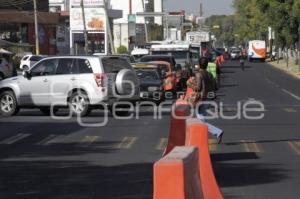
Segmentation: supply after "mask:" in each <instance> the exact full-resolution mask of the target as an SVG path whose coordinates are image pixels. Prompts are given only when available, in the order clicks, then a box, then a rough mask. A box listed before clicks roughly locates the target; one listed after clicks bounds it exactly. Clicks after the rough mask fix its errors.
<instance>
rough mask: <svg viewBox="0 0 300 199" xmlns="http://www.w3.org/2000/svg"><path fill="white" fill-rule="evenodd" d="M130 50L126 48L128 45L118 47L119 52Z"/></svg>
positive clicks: (124, 52) (123, 52)
mask: <svg viewBox="0 0 300 199" xmlns="http://www.w3.org/2000/svg"><path fill="white" fill-rule="evenodd" d="M127 52H128V50H127V48H126V46H122V45H121V46H119V47H118V48H117V53H118V54H126V53H127Z"/></svg>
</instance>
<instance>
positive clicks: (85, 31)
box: [80, 0, 89, 55]
mask: <svg viewBox="0 0 300 199" xmlns="http://www.w3.org/2000/svg"><path fill="white" fill-rule="evenodd" d="M80 6H81V10H82V21H83V34H84V43H85V45H84V51H85V54H86V55H87V54H88V53H89V48H88V33H87V30H86V21H85V11H84V3H83V0H81V2H80Z"/></svg>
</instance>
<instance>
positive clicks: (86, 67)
mask: <svg viewBox="0 0 300 199" xmlns="http://www.w3.org/2000/svg"><path fill="white" fill-rule="evenodd" d="M128 81H130V82H132V85H133V86H131V85H129V84H128V83H127V82H128ZM114 85H115V86H114ZM139 95H140V90H139V81H138V78H137V76H136V73H135V71H134V69H133V68H132V66H131V65H130V64H129V63H128V62H127V60H126V59H124V58H121V57H117V56H103V57H98V56H59V57H51V58H50V57H49V58H45V59H43V60H41V61H39V62H38V63H37V64H35V65H34V66H33V67H32V68H30V69H29V70H28V71H24V72H23V76H17V77H14V78H10V79H7V80H3V81H1V82H0V101H1V103H0V114H1V115H4V116H12V115H14V114H16V113H17V112H18V110H19V109H20V108H22V107H27V108H35V107H37V108H40V110H41V111H42V112H43V113H45V114H49V113H50V107H55V109H53V111H57V110H58V108H59V107H67V106H69V107H70V111H71V112H72V113H73V114H74V115H75V114H76V115H79V116H85V115H87V114H89V112H90V111H91V110H92V108H94V107H97V106H99V105H106V106H108V107H112V105H113V104H114V103H115V102H119V101H130V102H135V101H138V100H139V98H140V97H139Z"/></svg>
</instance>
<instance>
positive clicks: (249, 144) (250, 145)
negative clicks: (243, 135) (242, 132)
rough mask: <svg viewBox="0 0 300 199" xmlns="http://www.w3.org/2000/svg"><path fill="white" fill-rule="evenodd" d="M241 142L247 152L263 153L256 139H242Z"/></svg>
mask: <svg viewBox="0 0 300 199" xmlns="http://www.w3.org/2000/svg"><path fill="white" fill-rule="evenodd" d="M241 143H242V145H243V147H244V149H245V151H246V152H250V153H263V149H262V148H261V147H259V146H258V144H256V143H255V141H254V140H241Z"/></svg>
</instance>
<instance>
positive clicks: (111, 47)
mask: <svg viewBox="0 0 300 199" xmlns="http://www.w3.org/2000/svg"><path fill="white" fill-rule="evenodd" d="M104 13H105V20H106V26H107V27H106V30H107V33H106V31H105V34H108V37H109V43H110V49H111V53H112V54H116V51H115V47H114V42H113V37H112V33H111V27H110V21H109V17H108V13H107V3H106V0H104ZM106 45H107V44H106ZM106 53H108V52H106Z"/></svg>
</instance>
